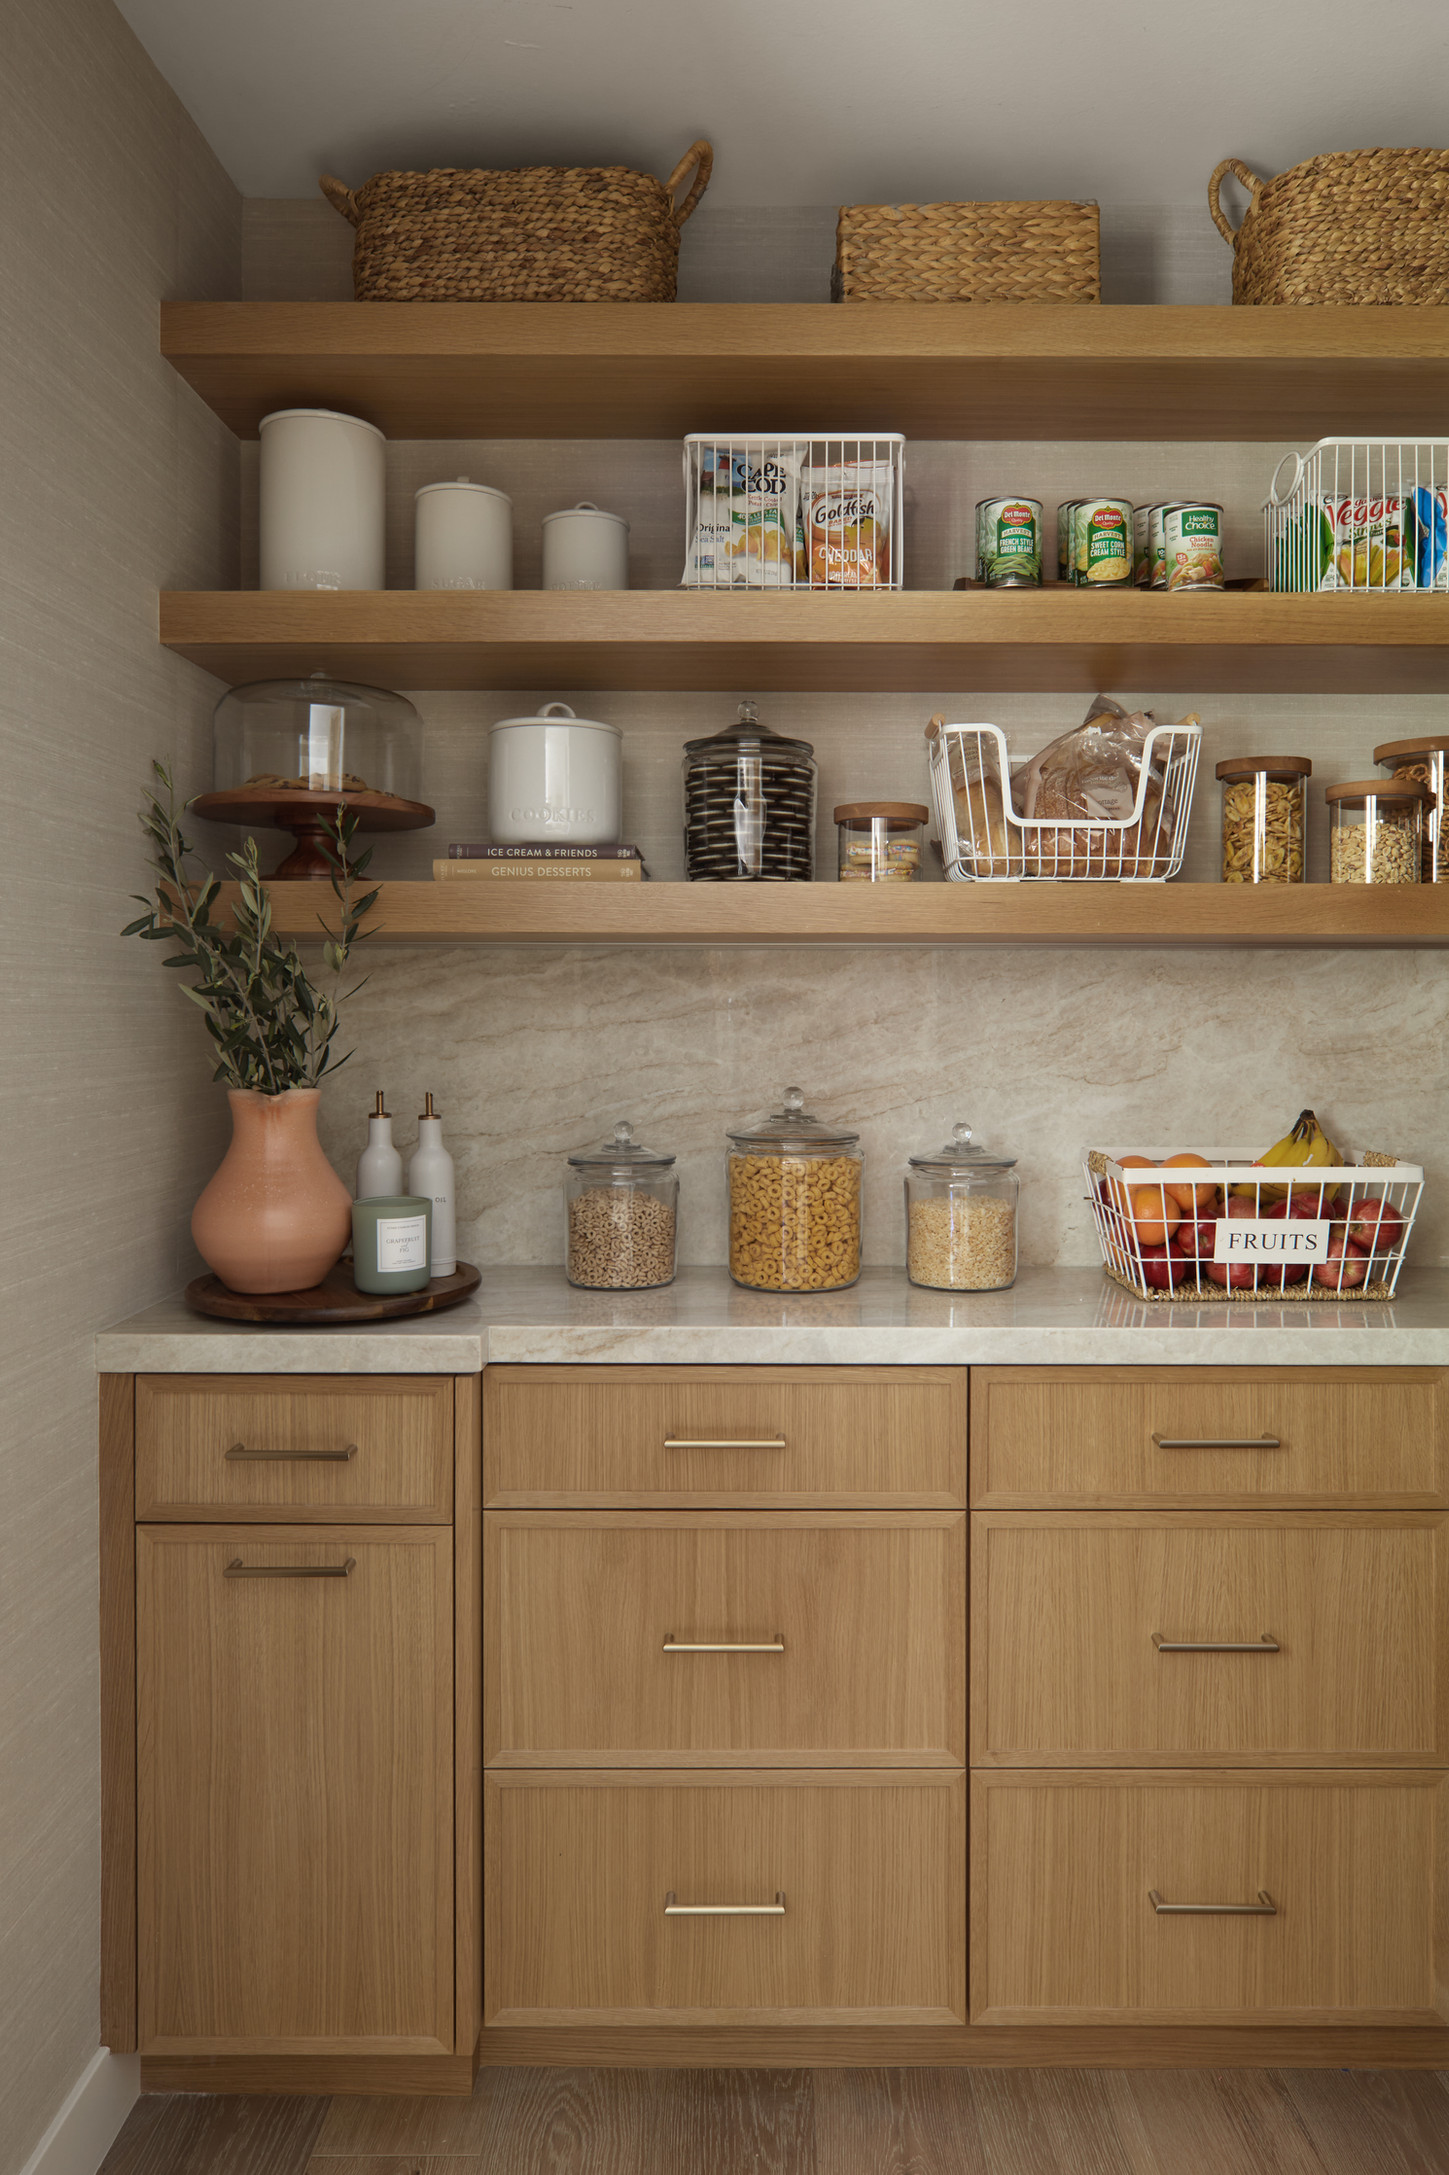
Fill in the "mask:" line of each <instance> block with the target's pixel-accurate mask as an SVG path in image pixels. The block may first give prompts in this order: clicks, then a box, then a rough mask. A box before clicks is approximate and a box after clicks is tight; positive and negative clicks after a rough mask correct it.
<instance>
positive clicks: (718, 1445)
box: [664, 1435, 785, 1450]
mask: <svg viewBox="0 0 1449 2175" xmlns="http://www.w3.org/2000/svg"><path fill="white" fill-rule="evenodd" d="M664 1447H665V1449H666V1450H783V1449H784V1447H785V1438H784V1436H783V1435H774V1436H772V1437H771V1438H770V1440H769V1441H768V1442H765V1441H763V1440H761V1441H754V1440H750V1439H747V1438H745V1437H744V1436H740V1437H737V1438H735V1439H726V1438H724V1437H723V1436H722V1437H720V1438H719V1439H718V1440H716V1439H715V1438H714V1437H712V1436H711V1437H708V1438H706V1437H704V1436H694V1435H666V1436H665V1438H664Z"/></svg>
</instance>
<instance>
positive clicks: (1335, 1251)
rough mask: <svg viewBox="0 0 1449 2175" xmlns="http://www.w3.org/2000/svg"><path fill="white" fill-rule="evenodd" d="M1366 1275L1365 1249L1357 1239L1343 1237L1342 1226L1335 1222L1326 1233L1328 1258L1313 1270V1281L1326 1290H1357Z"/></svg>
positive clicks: (1366, 1257)
mask: <svg viewBox="0 0 1449 2175" xmlns="http://www.w3.org/2000/svg"><path fill="white" fill-rule="evenodd" d="M1367 1275H1368V1253H1367V1251H1366V1249H1365V1248H1364V1247H1362V1246H1360V1245H1359V1243H1358V1240H1357V1239H1350V1238H1345V1237H1344V1235H1343V1230H1342V1227H1341V1226H1340V1225H1338V1224H1335V1225H1334V1227H1333V1229H1332V1230H1331V1231H1330V1232H1329V1234H1328V1259H1327V1261H1320V1262H1319V1264H1318V1266H1317V1268H1316V1269H1315V1270H1314V1272H1313V1281H1314V1283H1315V1284H1322V1285H1323V1286H1324V1287H1325V1289H1326V1290H1328V1291H1357V1289H1358V1287H1359V1285H1360V1284H1361V1283H1362V1282H1363V1280H1364V1278H1365V1277H1366V1276H1367Z"/></svg>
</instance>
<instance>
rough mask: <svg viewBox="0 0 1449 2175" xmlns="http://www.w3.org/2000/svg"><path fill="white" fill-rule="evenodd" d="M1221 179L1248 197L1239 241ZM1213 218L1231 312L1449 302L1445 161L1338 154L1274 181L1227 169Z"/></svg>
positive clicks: (1213, 185)
mask: <svg viewBox="0 0 1449 2175" xmlns="http://www.w3.org/2000/svg"><path fill="white" fill-rule="evenodd" d="M1224 174H1235V175H1236V176H1237V178H1238V180H1239V181H1240V182H1241V183H1242V184H1243V187H1244V188H1245V189H1249V190H1251V192H1252V202H1251V203H1250V204H1249V206H1248V208H1247V210H1246V211H1245V212H1244V214H1243V221H1242V225H1241V226H1240V227H1239V228H1238V230H1237V232H1236V233H1234V232H1233V229H1232V227H1231V226H1230V225H1229V223H1228V220H1227V217H1226V215H1225V214H1224V212H1223V209H1222V206H1221V204H1220V203H1219V201H1218V198H1219V192H1220V190H1221V188H1222V181H1223V176H1224ZM1208 209H1209V210H1210V211H1211V213H1212V215H1213V220H1214V223H1215V225H1216V226H1217V229H1218V232H1219V233H1220V234H1221V235H1222V237H1223V239H1224V241H1228V242H1231V243H1232V245H1233V300H1234V302H1387V303H1395V302H1399V303H1405V302H1449V151H1334V152H1330V153H1328V154H1327V155H1325V156H1324V157H1321V158H1316V159H1305V160H1304V161H1303V163H1302V165H1301V166H1290V167H1289V168H1288V171H1287V172H1286V173H1283V174H1279V175H1278V176H1277V178H1276V180H1273V181H1261V180H1260V179H1259V177H1258V176H1257V175H1256V174H1255V173H1254V172H1253V171H1252V169H1251V168H1250V167H1247V166H1244V164H1243V163H1242V160H1241V159H1224V160H1223V162H1222V164H1221V165H1220V166H1218V167H1216V168H1215V169H1214V171H1213V176H1212V179H1211V181H1209V183H1208Z"/></svg>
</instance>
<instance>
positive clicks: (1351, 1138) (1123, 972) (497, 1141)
mask: <svg viewBox="0 0 1449 2175" xmlns="http://www.w3.org/2000/svg"><path fill="white" fill-rule="evenodd" d="M369 973H370V980H369V983H368V986H367V987H366V989H365V990H364V991H363V992H362V993H361V995H360V996H359V997H358V998H357V1000H356V1002H355V1004H354V1005H353V1006H352V1007H351V1008H350V1011H349V1016H348V1019H347V1025H346V1042H347V1043H350V1044H355V1046H356V1053H357V1054H356V1055H355V1056H354V1058H353V1059H352V1061H351V1063H350V1064H349V1065H348V1066H347V1067H346V1069H345V1071H343V1072H342V1073H340V1074H339V1075H337V1077H336V1078H335V1079H334V1080H333V1082H332V1083H331V1085H330V1086H329V1088H328V1091H327V1095H326V1098H325V1105H326V1107H325V1110H324V1117H323V1127H322V1131H323V1137H324V1140H325V1143H326V1145H327V1148H328V1150H329V1152H330V1153H331V1155H332V1157H333V1159H334V1161H335V1162H336V1164H337V1167H338V1169H339V1170H341V1171H343V1172H344V1174H345V1175H348V1176H349V1177H350V1175H351V1169H352V1163H353V1160H354V1158H355V1156H356V1153H357V1150H358V1147H359V1146H360V1144H361V1139H362V1135H363V1132H364V1116H365V1112H366V1110H367V1109H368V1107H369V1106H370V1103H371V1097H372V1090H373V1088H374V1087H375V1086H382V1087H385V1089H386V1091H387V1094H388V1098H389V1104H388V1107H389V1108H390V1109H391V1110H393V1111H394V1113H395V1114H396V1117H397V1121H398V1122H397V1124H396V1127H395V1132H396V1137H397V1139H398V1140H399V1142H400V1144H403V1146H404V1152H405V1153H406V1152H407V1150H408V1149H409V1148H410V1147H411V1144H412V1142H413V1141H414V1140H415V1138H416V1127H415V1125H414V1123H413V1119H414V1115H415V1113H416V1112H417V1111H419V1110H420V1109H421V1108H422V1097H423V1091H424V1090H425V1089H427V1088H431V1089H432V1091H433V1094H434V1096H435V1098H436V1101H437V1104H438V1107H439V1108H440V1109H441V1111H442V1112H443V1114H444V1121H445V1122H444V1133H445V1137H446V1138H447V1141H448V1144H449V1146H450V1147H451V1149H452V1152H453V1155H454V1157H455V1159H456V1162H457V1170H458V1201H459V1233H458V1241H459V1249H458V1250H459V1252H460V1254H461V1255H462V1256H463V1257H464V1258H465V1259H468V1260H472V1261H477V1262H482V1263H495V1262H515V1263H557V1262H559V1261H561V1259H562V1254H563V1229H564V1226H563V1207H562V1181H563V1177H564V1171H565V1159H566V1157H567V1156H568V1155H569V1154H570V1153H571V1152H573V1151H574V1150H576V1149H578V1148H580V1147H583V1146H586V1145H591V1144H593V1143H594V1142H596V1141H598V1140H601V1139H603V1138H604V1137H606V1135H607V1134H608V1133H609V1131H610V1130H611V1129H612V1127H613V1125H614V1124H615V1123H616V1121H617V1120H618V1119H620V1118H625V1117H627V1118H629V1119H630V1120H632V1121H633V1123H634V1124H635V1126H636V1127H637V1130H638V1137H639V1138H641V1139H642V1140H644V1141H645V1142H646V1143H647V1144H648V1145H649V1146H651V1147H657V1148H660V1149H663V1150H667V1151H669V1152H672V1153H673V1154H674V1155H676V1156H677V1157H678V1159H679V1161H678V1169H679V1178H680V1241H679V1243H680V1259H681V1261H684V1262H704V1263H708V1262H719V1261H722V1260H723V1259H724V1258H725V1252H726V1220H725V1199H724V1174H723V1163H722V1158H723V1152H724V1148H725V1128H726V1126H728V1125H732V1124H738V1123H739V1122H740V1121H741V1120H742V1119H745V1118H750V1117H753V1116H755V1115H756V1114H758V1113H760V1112H762V1111H764V1110H765V1109H767V1108H774V1107H777V1105H778V1101H779V1097H780V1095H781V1093H782V1092H783V1090H784V1089H785V1087H787V1086H789V1085H793V1084H796V1083H798V1084H799V1085H800V1086H801V1087H802V1088H803V1089H804V1090H805V1092H806V1096H807V1098H808V1106H809V1107H810V1108H811V1109H812V1110H814V1111H815V1112H817V1113H818V1114H819V1115H820V1116H822V1117H824V1118H827V1119H829V1120H830V1121H832V1122H839V1123H842V1124H849V1125H850V1126H851V1127H852V1128H854V1129H858V1130H859V1132H860V1135H861V1141H862V1145H863V1147H864V1149H865V1153H866V1173H865V1257H866V1259H867V1260H868V1261H872V1262H880V1263H898V1262H900V1261H902V1260H903V1258H904V1219H903V1209H902V1196H901V1178H902V1174H903V1170H904V1164H905V1158H906V1157H907V1155H909V1154H912V1153H916V1152H919V1151H920V1150H922V1149H929V1148H932V1147H935V1146H937V1145H939V1143H940V1142H941V1141H943V1140H945V1139H946V1138H947V1137H948V1136H949V1133H950V1129H951V1125H952V1123H953V1122H954V1121H955V1120H956V1119H958V1118H966V1119H968V1120H969V1121H970V1123H971V1124H972V1125H973V1126H974V1127H975V1128H976V1129H977V1133H978V1137H980V1138H981V1139H982V1140H984V1141H986V1142H987V1143H989V1144H990V1145H991V1146H992V1147H994V1148H1000V1149H1001V1150H1003V1151H1004V1152H1005V1153H1008V1154H1012V1155H1015V1156H1017V1157H1018V1158H1019V1168H1020V1173H1021V1180H1022V1192H1021V1253H1022V1258H1023V1260H1024V1261H1029V1262H1034V1263H1042V1264H1052V1263H1061V1264H1086V1263H1090V1262H1092V1261H1094V1260H1095V1259H1096V1258H1097V1256H1096V1251H1095V1241H1094V1239H1093V1236H1092V1232H1091V1228H1090V1224H1089V1220H1088V1215H1087V1210H1086V1207H1085V1204H1084V1202H1083V1200H1082V1186H1081V1177H1080V1162H1081V1151H1082V1149H1083V1147H1084V1146H1085V1145H1087V1144H1092V1145H1100V1146H1102V1147H1105V1148H1107V1149H1116V1150H1118V1151H1125V1150H1129V1149H1132V1150H1137V1151H1141V1152H1146V1153H1149V1154H1150V1153H1152V1152H1154V1151H1156V1152H1160V1153H1170V1152H1172V1151H1173V1150H1175V1149H1178V1148H1188V1147H1191V1148H1196V1149H1199V1150H1203V1151H1207V1152H1212V1151H1215V1150H1216V1151H1219V1152H1223V1153H1232V1154H1242V1155H1246V1156H1252V1155H1257V1154H1260V1153H1261V1152H1262V1151H1263V1149H1265V1148H1266V1147H1268V1146H1269V1145H1270V1144H1271V1143H1272V1142H1273V1141H1274V1140H1275V1139H1277V1138H1278V1137H1279V1135H1280V1134H1281V1133H1283V1132H1284V1131H1285V1130H1286V1128H1287V1127H1288V1126H1289V1125H1290V1124H1291V1123H1292V1121H1293V1119H1294V1118H1295V1117H1296V1116H1297V1114H1298V1111H1299V1110H1300V1108H1302V1107H1303V1105H1304V1104H1310V1103H1311V1104H1312V1105H1313V1106H1314V1107H1315V1108H1316V1109H1317V1110H1318V1112H1319V1114H1320V1116H1321V1117H1322V1118H1323V1119H1324V1121H1325V1123H1326V1124H1328V1126H1329V1127H1330V1129H1331V1131H1332V1132H1333V1134H1334V1136H1335V1138H1337V1139H1338V1140H1339V1141H1340V1142H1341V1143H1342V1144H1344V1145H1345V1146H1353V1147H1357V1148H1360V1149H1363V1148H1372V1147H1380V1148H1387V1149H1391V1150H1393V1151H1395V1152H1397V1153H1398V1154H1399V1155H1401V1156H1404V1157H1406V1158H1409V1159H1412V1160H1414V1161H1418V1162H1422V1163H1423V1164H1424V1165H1425V1166H1426V1175H1427V1177H1428V1180H1429V1186H1428V1190H1427V1192H1426V1199H1425V1208H1424V1211H1423V1214H1422V1216H1421V1219H1420V1223H1419V1226H1418V1229H1417V1232H1416V1235H1415V1240H1414V1244H1413V1250H1412V1258H1413V1259H1414V1260H1415V1261H1417V1262H1419V1263H1420V1264H1425V1265H1427V1264H1433V1263H1443V1262H1445V1261H1446V1260H1449V1208H1446V1204H1445V1199H1444V1195H1443V1191H1442V1188H1443V1184H1444V1181H1445V1180H1446V1179H1449V1158H1446V1157H1445V1155H1444V1154H1443V1153H1442V1151H1441V1147H1440V1143H1439V1137H1438V1131H1437V1128H1438V1126H1439V1125H1440V1124H1441V1123H1442V1122H1443V1119H1444V1109H1445V1100H1444V1092H1443V1088H1444V1078H1445V1059H1446V1048H1449V976H1446V973H1445V968H1444V962H1443V958H1442V955H1440V954H1436V953H1431V952H1417V953H1416V952H1366V953H1333V952H1306V953H1299V952H1237V953H1234V952H1224V951H1212V950H1204V951H1187V952H1184V951H1165V950H1142V951H1123V952H1106V951H1101V950H1095V949H1091V948H1087V949H1082V950H1056V949H1043V950H1037V949H1026V948H1017V947H1011V948H1006V949H1001V950H995V949H993V950H965V949H956V950H946V949H932V950H891V951H864V950H840V951H835V950H804V949H798V950H797V949H789V950H772V951H766V950H753V949H749V950H747V949H740V950H733V949H732V950H713V951H705V950H693V949H681V950H677V951H667V950H659V949H648V948H640V949H619V950H607V951H589V950H570V951H565V950H559V951H549V950H539V951H535V950H527V951H525V950H498V951H493V950H482V949H477V950H475V949H472V948H469V947H464V946H458V947H449V948H448V949H446V950H445V949H441V948H440V949H437V950H423V951H417V950H404V949H403V948H402V947H400V946H398V947H391V948H389V947H387V946H386V945H383V944H379V945H377V946H376V947H375V948H374V951H373V956H372V958H371V961H370V962H369ZM344 1046H345V1045H344Z"/></svg>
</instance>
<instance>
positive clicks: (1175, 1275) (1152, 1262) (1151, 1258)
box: [1142, 1244, 1187, 1291]
mask: <svg viewBox="0 0 1449 2175" xmlns="http://www.w3.org/2000/svg"><path fill="white" fill-rule="evenodd" d="M1142 1274H1143V1276H1144V1278H1145V1279H1146V1281H1147V1282H1148V1283H1149V1284H1150V1285H1151V1286H1152V1288H1153V1290H1154V1291H1170V1290H1171V1289H1172V1287H1173V1285H1174V1284H1180V1283H1181V1282H1182V1280H1183V1278H1184V1277H1185V1276H1186V1274H1187V1261H1186V1259H1185V1258H1184V1256H1183V1255H1182V1254H1181V1253H1179V1251H1178V1249H1177V1247H1176V1245H1173V1244H1169V1245H1167V1246H1144V1247H1143V1248H1142Z"/></svg>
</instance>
